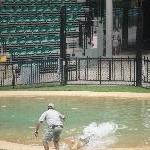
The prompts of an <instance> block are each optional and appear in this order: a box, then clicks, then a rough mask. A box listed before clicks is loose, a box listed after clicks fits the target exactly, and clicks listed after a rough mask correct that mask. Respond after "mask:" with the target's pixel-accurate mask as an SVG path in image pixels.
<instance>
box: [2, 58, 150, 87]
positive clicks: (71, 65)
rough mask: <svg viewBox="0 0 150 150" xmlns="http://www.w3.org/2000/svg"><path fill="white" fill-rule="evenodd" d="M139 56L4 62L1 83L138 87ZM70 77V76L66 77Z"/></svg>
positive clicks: (146, 76) (147, 66)
mask: <svg viewBox="0 0 150 150" xmlns="http://www.w3.org/2000/svg"><path fill="white" fill-rule="evenodd" d="M137 61H138V60H137V59H136V58H130V57H127V58H121V57H120V58H102V57H99V58H89V57H87V58H70V57H67V59H66V63H64V60H63V59H61V58H60V57H48V58H47V59H45V60H44V59H43V60H41V59H39V60H38V59H35V60H23V61H21V60H20V61H12V62H11V61H8V62H6V63H0V86H13V87H14V86H15V85H33V84H42V83H49V84H50V83H57V84H63V85H64V84H95V85H96V84H99V85H107V84H108V85H133V86H137V85H136V84H137V79H138V78H137V76H138V75H137V71H136V69H137V67H136V66H137V64H138V63H137ZM66 77H67V78H66ZM141 79H142V86H150V59H149V58H148V57H144V58H143V59H142V77H141Z"/></svg>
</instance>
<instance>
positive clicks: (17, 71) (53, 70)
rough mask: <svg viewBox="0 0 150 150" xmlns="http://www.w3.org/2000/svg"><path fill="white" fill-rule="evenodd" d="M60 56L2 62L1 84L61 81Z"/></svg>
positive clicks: (0, 65) (0, 71)
mask: <svg viewBox="0 0 150 150" xmlns="http://www.w3.org/2000/svg"><path fill="white" fill-rule="evenodd" d="M60 81H61V63H60V59H59V58H57V57H56V58H49V59H47V60H36V61H16V62H15V61H13V62H7V63H0V86H9V85H12V86H13V87H14V86H15V85H32V84H41V83H60Z"/></svg>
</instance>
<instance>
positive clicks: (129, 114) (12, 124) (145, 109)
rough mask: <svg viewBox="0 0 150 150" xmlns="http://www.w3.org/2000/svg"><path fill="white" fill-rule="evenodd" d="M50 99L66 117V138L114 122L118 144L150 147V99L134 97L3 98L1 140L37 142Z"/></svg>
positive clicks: (0, 107)
mask: <svg viewBox="0 0 150 150" xmlns="http://www.w3.org/2000/svg"><path fill="white" fill-rule="evenodd" d="M50 102H53V103H54V104H55V105H56V108H57V109H58V110H59V111H60V112H62V113H64V114H65V116H66V121H65V128H64V132H63V137H64V138H65V137H68V136H71V135H76V134H79V133H81V131H82V129H83V127H84V126H86V125H88V124H89V123H91V122H97V123H100V122H114V123H116V124H118V126H119V128H118V130H117V133H116V137H117V138H118V142H117V143H116V144H115V145H114V147H129V146H134V147H135V146H145V145H147V146H150V101H144V100H142V101H137V100H134V99H130V100H125V99H120V100H112V99H100V98H71V97H67V98H65V97H33V98H1V100H0V140H7V141H15V142H19V143H27V144H29V143H36V139H35V138H34V137H33V131H34V127H35V124H36V122H37V120H38V118H39V116H40V115H41V113H42V112H43V111H45V110H46V109H47V104H48V103H50ZM39 141H40V138H39Z"/></svg>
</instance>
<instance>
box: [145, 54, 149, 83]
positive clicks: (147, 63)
mask: <svg viewBox="0 0 150 150" xmlns="http://www.w3.org/2000/svg"><path fill="white" fill-rule="evenodd" d="M146 62H147V83H148V81H149V80H148V79H149V77H148V75H149V65H148V64H149V63H148V62H149V59H148V57H147V61H146Z"/></svg>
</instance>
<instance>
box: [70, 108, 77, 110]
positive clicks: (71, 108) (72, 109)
mask: <svg viewBox="0 0 150 150" xmlns="http://www.w3.org/2000/svg"><path fill="white" fill-rule="evenodd" d="M71 109H72V110H78V109H79V108H71Z"/></svg>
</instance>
